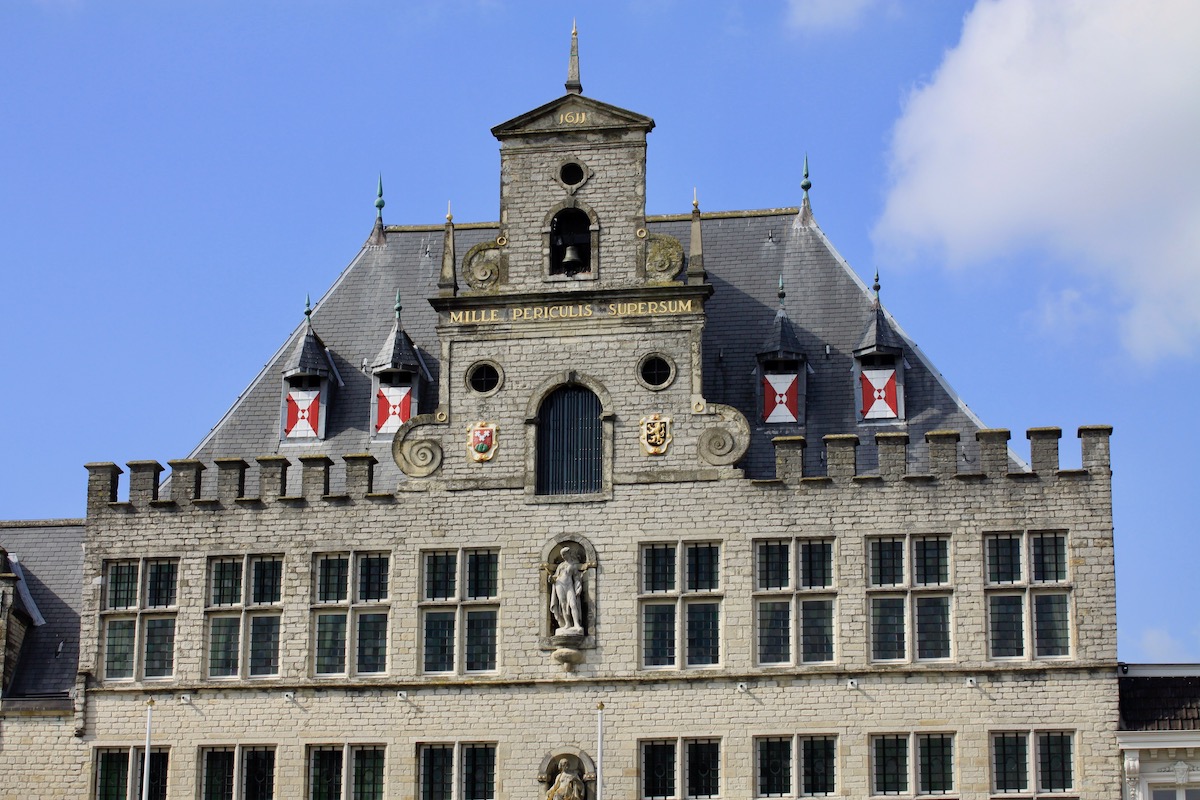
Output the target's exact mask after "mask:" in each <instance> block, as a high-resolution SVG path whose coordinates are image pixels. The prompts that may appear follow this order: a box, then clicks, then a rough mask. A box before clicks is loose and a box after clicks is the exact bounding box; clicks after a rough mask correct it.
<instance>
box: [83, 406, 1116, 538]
mask: <svg viewBox="0 0 1200 800" xmlns="http://www.w3.org/2000/svg"><path fill="white" fill-rule="evenodd" d="M1112 430H1113V429H1112V427H1111V426H1108V425H1085V426H1082V427H1080V428H1079V439H1080V444H1081V449H1082V468H1081V469H1068V470H1064V469H1060V467H1059V460H1058V442H1059V439H1060V438H1061V436H1062V431H1061V430H1060V429H1059V428H1031V429H1030V430H1029V431H1028V432H1027V433H1026V436H1027V437H1028V438H1029V440H1030V450H1031V458H1030V461H1031V462H1032V469H1031V470H1029V471H1012V469H1011V462H1010V460H1009V453H1008V441H1009V439H1010V434H1009V431H1008V430H1006V429H1003V428H985V429H982V430H979V431H976V433H975V439H976V441H977V442H978V443H979V471H974V472H966V471H960V470H959V464H960V458H959V443H960V438H961V437H960V434H959V432H958V431H949V430H936V431H929V432H928V433H926V434H925V442H926V444H927V446H928V449H929V459H928V463H929V471H928V472H924V473H915V472H910V471H909V469H908V467H909V464H908V460H907V451H908V444H909V437H908V434H906V433H898V432H883V433H877V434H875V446H876V448H877V450H878V461H879V469H878V471H877V472H873V473H869V474H868V473H865V472H863V471H861V470H860V468H859V464H858V459H857V450H858V446H859V445H860V444H861V440H860V439H859V437H858V435H857V434H831V435H829V436H826V437H824V445H825V455H826V459H825V460H826V470H825V474H824V475H808V474H805V470H804V450H805V448H806V446H807V441H806V440H805V438H804V437H803V436H777V437H775V438H774V439H773V440H772V441H773V443H774V445H775V469H776V481H774V482H775V483H782V484H786V485H789V486H793V487H796V488H801V487H804V486H806V485H809V484H813V483H834V484H839V483H850V482H858V483H871V482H875V483H881V484H897V483H937V482H946V481H952V480H956V481H984V480H988V481H1024V482H1029V481H1042V482H1046V483H1050V482H1054V481H1058V480H1063V479H1066V480H1080V479H1088V478H1102V479H1104V480H1105V481H1106V482H1107V480H1108V479H1110V478H1111V475H1112V468H1111V464H1110V461H1109V458H1110V448H1109V439H1110V437H1111V435H1112ZM255 461H256V462H257V464H258V468H259V487H260V489H259V494H258V496H257V497H251V496H248V495H247V494H246V471H247V470H248V469H249V463H248V462H247V461H246V460H244V459H241V458H219V459H216V460H215V462H214V463H215V464H216V467H217V470H218V474H217V481H216V494H217V496H216V497H215V498H204V497H201V492H200V488H201V482H200V478H201V474H202V473H203V471H204V469H205V466H204V464H203V463H201V462H200V461H196V460H193V459H184V460H179V461H170V462H168V463H169V464H170V466H171V470H172V476H173V479H172V480H171V482H170V491H171V495H172V496H171V498H170V499H162V498H160V497H159V488H160V486H161V485H162V483H161V482H160V480H159V478H160V476H161V474H162V472H163V467H162V465H161V464H159V463H158V462H157V461H131V462H129V464H128V465H127V466H128V467H129V473H130V486H129V500H128V502H118V501H117V490H118V488H119V482H120V476H121V473H122V472H123V470H122V469H121V468H120V467H119V466H117V465H116V464H113V463H111V462H97V463H91V464H87V465H85V466H86V467H87V470H88V516H89V517H95V516H99V515H102V514H106V513H129V512H140V511H148V510H152V509H158V510H163V511H182V510H185V509H188V508H192V507H194V508H197V509H213V508H220V507H224V506H232V505H235V504H238V505H245V504H270V503H280V502H283V503H294V504H301V505H302V504H309V505H314V504H318V503H323V502H324V503H330V502H362V501H379V500H394V499H395V495H394V494H391V493H386V492H384V493H380V492H376V491H375V486H374V482H375V476H374V467H375V464H376V463H377V462H376V459H375V457H374V456H372V455H370V454H369V453H353V454H347V455H345V456H342V457H341V461H342V462H343V465H344V466H343V468H344V469H345V494H338V495H331V494H330V493H329V486H330V469H331V468H333V467H334V465H335V463H336V462H335V461H334V459H332V458H330V457H329V456H326V455H320V454H314V455H305V456H300V457H299V461H300V463H299V464H298V465H296V464H293V463H292V462H291V460H289V459H288V458H287V457H285V456H279V455H270V456H260V457H258V458H257V459H255ZM297 466H298V467H299V478H298V480H296V479H295V478H293V480H292V485H293V486H295V488H296V489H298V490H299V491H298V492H290V491H289V481H288V478H289V473H290V472H291V471H292V468H295V467H297ZM411 480H412V482H415V483H420V482H421V481H422V480H423V479H419V478H418V479H411ZM296 484H298V485H296Z"/></svg>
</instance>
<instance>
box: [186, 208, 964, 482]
mask: <svg viewBox="0 0 1200 800" xmlns="http://www.w3.org/2000/svg"><path fill="white" fill-rule="evenodd" d="M690 219H691V218H690V215H688V214H679V215H670V216H657V217H656V216H651V217H648V219H647V223H648V228H649V230H650V232H651V233H656V234H667V235H670V236H674V237H675V238H676V239H678V240H679V241H680V242H681V243H682V244H683V246H684V249H685V252H686V251H687V248H688V247H689V244H690V241H689V240H690ZM702 219H703V235H704V251H705V252H704V259H705V269H706V270H707V273H708V281H709V282H710V283H711V284H712V285H713V286H714V288H715V292H714V294H713V296H712V298H711V299H710V300H709V301H708V302H707V304H706V312H707V323H706V328H705V333H704V339H703V347H704V355H703V358H704V370H705V374H704V392H705V396H706V397H707V399H708V400H710V401H712V402H718V403H726V404H729V405H733V406H735V407H737V408H738V409H740V410H741V411H742V412H743V413H744V414H745V415H746V417H747V419H748V420H750V423H751V426H752V429H753V436H752V443H751V446H750V449H749V451H748V452H747V455H746V457H745V458H744V459H743V462H742V463H741V464H740V466H742V467H743V469H745V470H746V473H747V475H748V476H749V477H754V478H766V477H772V476H773V474H774V465H775V456H774V449H773V445H772V444H771V439H772V437H774V436H778V435H786V434H799V433H802V434H804V435H806V436H807V437H808V441H809V442H810V443H811V446H810V447H809V448H808V450H807V453H806V459H807V463H806V464H805V468H806V471H808V472H809V473H810V474H822V473H823V472H824V462H823V455H824V454H823V448H822V447H821V446H820V443H821V437H823V436H825V435H826V434H833V433H858V434H859V435H860V437H861V438H862V446H861V447H860V448H859V461H860V464H861V465H862V467H861V468H862V469H864V470H870V469H873V468H874V466H875V464H876V456H875V448H874V433H876V432H878V431H895V430H902V431H907V432H908V434H909V436H910V449H909V453H910V462H912V463H911V465H910V470H911V471H914V472H916V471H921V470H922V469H923V464H924V462H925V459H926V457H927V452H926V448H925V445H924V434H925V432H926V431H929V430H934V429H943V428H951V429H955V430H959V431H962V433H963V437H962V445H963V447H962V449H963V454H964V458H965V459H966V460H967V461H968V462H971V461H973V460H974V459H975V457H976V454H977V447H976V445H975V441H974V436H973V435H972V432H973V431H974V430H976V429H978V428H980V427H982V424H981V423H980V422H979V420H978V419H977V418H976V417H975V416H974V415H973V414H972V413H971V412H970V411H969V409H967V408H966V406H965V405H964V404H963V403H962V402H961V401H960V400H959V399H958V397H957V396H956V395H955V394H954V392H953V390H952V389H951V388H950V387H949V385H948V384H947V383H946V382H945V380H944V379H943V378H942V377H941V375H940V374H939V373H938V372H937V371H936V370H935V369H934V367H933V366H932V365H931V364H930V363H929V362H928V360H927V359H926V358H925V357H924V355H923V354H922V353H921V352H920V350H919V349H918V348H917V347H916V346H915V345H914V344H913V343H912V342H911V341H910V340H909V339H908V338H907V337H906V336H905V335H904V334H903V332H902V330H901V329H900V328H899V326H897V325H896V324H895V321H894V320H893V319H892V318H891V316H890V315H889V314H888V313H887V311H886V310H883V309H878V310H877V309H876V307H875V305H874V297H873V296H872V294H871V292H870V290H869V289H868V288H867V286H866V284H864V283H863V281H862V280H861V279H860V278H859V277H858V276H857V275H856V274H855V273H854V271H853V270H852V269H851V268H850V266H849V265H848V264H847V263H846V262H845V260H844V259H843V258H842V257H841V256H840V255H839V254H838V253H837V251H836V250H835V249H834V248H833V246H832V245H831V244H830V243H829V241H828V240H827V239H826V237H825V235H824V233H822V232H821V229H820V228H819V227H818V225H817V224H816V222H815V221H814V220H813V219H812V216H811V214H808V213H803V214H802V213H800V212H799V211H798V210H797V209H795V208H786V209H769V210H763V211H748V212H727V213H707V214H704V215H703V217H702ZM385 230H386V236H385V241H384V243H383V244H374V243H372V240H370V239H369V240H368V243H367V244H365V245H364V246H363V248H362V250H361V251H360V252H359V253H358V255H357V256H356V257H355V258H354V260H353V261H351V263H350V265H349V266H348V267H347V268H346V269H345V270H344V271H343V272H342V274H341V275H340V276H339V277H338V278H337V280H336V281H335V282H334V284H333V286H332V287H331V288H330V289H329V291H328V292H326V294H325V296H324V297H322V298H321V299H320V300H319V301H318V302H317V304H316V305H315V306H314V309H313V314H312V327H313V330H314V331H315V332H316V334H318V335H319V336H320V338H321V340H323V342H324V343H325V344H326V345H327V346H328V347H329V352H330V353H331V354H332V358H333V362H334V364H335V366H336V368H337V371H338V374H339V375H340V376H341V377H342V379H343V381H344V386H340V387H337V388H336V389H335V390H334V394H333V397H332V398H331V400H330V410H329V416H328V417H327V420H326V439H325V441H324V442H322V443H320V444H319V445H317V446H318V447H319V448H320V449H319V452H321V453H323V454H327V455H331V456H335V457H336V456H339V455H344V454H347V453H362V452H370V453H372V454H373V455H374V456H375V457H376V458H377V459H378V460H379V464H378V466H377V468H376V480H377V482H378V483H377V485H380V486H387V485H389V484H390V485H395V484H396V483H397V482H399V481H401V480H404V476H403V475H402V474H401V473H400V471H399V469H398V468H396V466H395V463H394V462H393V460H392V457H391V449H390V448H391V437H388V436H384V437H376V436H373V433H372V431H373V428H372V425H371V420H370V387H371V377H370V375H369V374H367V373H365V372H363V371H362V370H361V369H360V365H361V364H362V363H363V362H364V361H365V362H366V363H367V364H368V365H369V364H371V363H372V362H373V361H374V360H375V359H376V358H377V356H378V355H379V348H380V343H381V342H385V341H386V338H387V337H388V335H389V333H390V332H391V331H393V325H394V313H393V302H394V300H393V298H394V297H395V294H396V291H397V289H398V290H399V291H400V293H401V296H402V297H404V298H406V303H405V311H404V329H405V331H406V332H407V333H408V335H409V337H411V341H412V343H413V344H414V345H415V346H416V347H417V348H419V349H420V351H421V355H422V359H423V361H424V363H425V365H426V366H427V367H428V369H429V371H430V373H431V377H432V380H431V381H430V382H429V383H428V384H427V385H426V386H425V387H424V391H423V396H422V397H420V398H418V403H419V408H420V409H422V410H429V409H432V408H433V407H434V405H435V403H436V399H437V398H436V396H435V393H436V391H437V385H438V373H439V370H440V366H441V365H440V363H439V359H440V354H441V347H440V345H439V343H438V341H437V338H436V336H435V333H434V324H435V322H436V314H435V312H434V311H433V309H432V307H430V306H429V305H428V303H427V302H425V301H424V299H427V298H432V297H436V296H437V280H438V274H439V269H440V264H441V257H442V243H443V232H444V226H442V225H421V226H394V225H393V226H387V227H386V229H385ZM455 230H456V240H455V246H456V250H457V252H459V253H463V252H466V251H468V250H470V248H471V247H473V246H474V245H476V244H479V243H481V242H486V241H490V240H492V239H494V238H495V237H496V235H497V233H498V227H497V226H496V225H495V224H494V223H482V224H481V223H468V224H456V225H455ZM375 241H377V238H376V239H375ZM781 275H782V276H783V281H784V285H785V286H787V287H788V315H787V316H788V320H789V321H790V326H789V327H790V328H791V329H792V331H791V335H790V336H789V337H788V338H789V339H790V340H794V346H795V347H796V348H797V350H798V351H799V352H801V353H806V354H807V355H808V363H809V365H810V368H811V371H810V374H809V376H808V398H807V424H806V425H805V426H798V425H776V424H772V425H766V424H763V423H761V422H759V417H760V415H759V413H758V411H759V409H758V403H759V400H758V394H757V392H758V381H757V378H756V369H757V354H758V353H759V352H760V348H761V347H762V346H763V342H764V341H767V340H768V339H769V338H771V336H772V335H773V330H774V326H775V325H776V324H777V322H778V319H777V310H778V306H779V301H778V281H779V278H780V276H781ZM418 298H421V299H420V300H418ZM880 320H882V321H883V323H884V324H885V326H886V330H887V331H888V334H887V335H888V337H891V338H890V340H891V341H895V342H896V343H897V344H898V345H902V346H903V352H904V357H905V361H906V363H907V368H906V370H905V394H906V396H905V405H906V409H907V416H908V419H907V421H906V422H904V423H882V424H881V423H861V422H860V421H859V419H858V413H857V410H856V398H855V387H854V381H853V373H852V369H853V365H854V362H853V358H854V350H855V349H856V348H858V347H859V346H860V344H861V341H862V338H863V332H864V330H866V329H867V328H869V327H870V326H872V325H876V326H878V325H879V321H880ZM306 333H307V329H306V326H305V325H304V324H301V325H300V326H298V327H297V328H296V329H295V330H294V331H293V332H292V333H291V335H290V336H289V337H288V339H287V340H286V341H285V342H284V343H283V344H282V346H281V347H280V349H279V350H278V351H277V352H276V355H275V356H274V357H273V358H271V359H270V360H269V361H268V362H267V364H266V366H265V367H264V368H263V371H262V372H261V373H260V374H259V375H258V376H257V377H256V378H255V380H254V382H253V383H252V384H251V385H250V387H249V388H248V389H247V390H246V391H245V392H244V393H243V395H242V396H241V397H240V398H239V399H238V401H237V402H236V403H235V405H234V406H233V407H232V408H231V409H230V410H229V411H228V412H227V413H226V415H225V417H224V418H223V419H222V420H221V421H220V422H219V423H218V424H217V426H216V427H215V428H214V429H213V431H212V432H211V433H210V434H209V435H208V436H207V437H206V438H205V439H204V440H203V441H202V442H201V443H200V444H199V445H198V446H197V448H196V449H195V450H194V451H193V452H192V454H191V457H193V458H198V459H201V460H204V461H211V459H213V458H216V457H226V456H228V457H242V458H247V460H250V459H251V458H253V457H254V456H257V455H267V454H275V453H278V454H283V455H291V456H293V457H294V456H298V455H301V454H304V453H308V452H317V451H314V450H313V449H312V445H308V446H305V445H297V444H293V443H281V441H280V438H279V419H278V415H279V392H280V386H281V382H280V380H281V375H282V373H283V370H284V369H285V367H286V366H290V364H289V361H288V356H289V354H293V353H295V352H297V351H298V350H299V349H300V348H301V347H303V345H302V344H301V341H302V337H304V336H305V334H306ZM789 346H791V343H790V342H789ZM827 346H828V351H827V349H826V347H827ZM255 470H256V467H254V466H252V467H251V475H250V476H249V478H248V481H249V483H248V487H247V489H248V491H252V487H253V486H254V483H255V481H256V480H257V478H256V475H255ZM964 471H970V464H969V463H968V464H966V465H964ZM215 472H216V471H215V470H208V471H207V473H208V474H206V475H205V479H206V480H208V481H215V478H216V476H215V474H214V473H215ZM340 472H341V471H340V470H334V471H332V473H331V476H330V477H331V479H332V480H333V481H334V482H335V484H336V482H337V481H338V480H340V477H339V474H338V473H340ZM340 488H341V487H338V486H336V485H331V491H337V490H339V489H340ZM208 490H209V489H208V487H206V489H205V491H208Z"/></svg>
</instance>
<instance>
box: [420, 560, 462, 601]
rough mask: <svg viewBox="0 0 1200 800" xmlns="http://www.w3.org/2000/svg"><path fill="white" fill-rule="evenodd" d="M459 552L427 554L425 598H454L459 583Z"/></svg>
mask: <svg viewBox="0 0 1200 800" xmlns="http://www.w3.org/2000/svg"><path fill="white" fill-rule="evenodd" d="M457 578H458V554H457V553H426V554H425V599H426V600H453V599H454V597H455V589H456V587H457V585H458V581H457Z"/></svg>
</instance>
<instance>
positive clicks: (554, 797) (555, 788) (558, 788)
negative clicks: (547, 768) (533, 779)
mask: <svg viewBox="0 0 1200 800" xmlns="http://www.w3.org/2000/svg"><path fill="white" fill-rule="evenodd" d="M586 796H587V790H586V789H585V788H584V786H583V780H582V779H581V778H580V777H579V773H578V772H576V771H575V768H574V767H573V766H571V759H569V758H560V759H559V760H558V775H557V776H555V778H554V783H552V784H550V788H549V789H547V790H546V800H584V798H585V797H586Z"/></svg>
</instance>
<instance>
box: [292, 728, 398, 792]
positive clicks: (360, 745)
mask: <svg viewBox="0 0 1200 800" xmlns="http://www.w3.org/2000/svg"><path fill="white" fill-rule="evenodd" d="M318 753H326V754H337V756H338V762H337V769H338V776H337V777H338V788H337V789H336V792H335V793H333V794H328V793H321V794H318V793H317V789H318V786H317V783H316V780H315V775H316V770H317V754H318ZM360 753H378V754H380V756H381V759H380V764H379V766H378V781H377V782H376V783H375V784H374V787H373V788H375V789H378V792H377V793H372V794H365V793H363V792H362V791H360V788H361V787H359V786H357V785H356V782H357V780H358V778H359V777H360V775H361V774H362V773H361V772H360V765H359V763H358V755H359V754H360ZM304 768H305V769H304V776H305V781H304V782H305V795H304V796H305V797H307V798H309V800H325V799H326V798H328V800H343V799H344V798H350V797H355V798H359V797H361V798H366V799H367V800H382V798H383V797H385V796H386V787H387V745H386V744H383V743H382V742H352V743H321V742H315V743H312V744H309V745H307V746H306V747H305V757H304ZM331 788H332V787H331Z"/></svg>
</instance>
